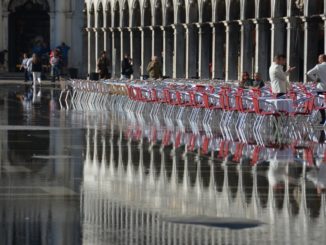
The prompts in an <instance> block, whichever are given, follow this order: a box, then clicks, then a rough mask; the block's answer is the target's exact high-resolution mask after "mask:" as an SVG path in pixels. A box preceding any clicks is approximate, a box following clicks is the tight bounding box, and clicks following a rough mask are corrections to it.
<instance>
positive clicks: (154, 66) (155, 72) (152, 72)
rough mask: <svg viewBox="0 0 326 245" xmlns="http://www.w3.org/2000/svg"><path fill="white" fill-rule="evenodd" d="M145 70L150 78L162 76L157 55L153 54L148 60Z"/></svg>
mask: <svg viewBox="0 0 326 245" xmlns="http://www.w3.org/2000/svg"><path fill="white" fill-rule="evenodd" d="M147 72H148V75H149V78H151V79H159V78H161V77H162V69H161V66H160V63H159V62H158V57H157V56H154V57H153V58H152V61H150V62H149V64H148V66H147Z"/></svg>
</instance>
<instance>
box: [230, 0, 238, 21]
mask: <svg viewBox="0 0 326 245" xmlns="http://www.w3.org/2000/svg"><path fill="white" fill-rule="evenodd" d="M239 19H240V0H231V2H230V7H229V20H239Z"/></svg>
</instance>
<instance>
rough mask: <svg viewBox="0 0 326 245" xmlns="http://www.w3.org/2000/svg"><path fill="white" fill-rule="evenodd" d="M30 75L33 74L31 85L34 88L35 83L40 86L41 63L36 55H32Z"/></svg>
mask: <svg viewBox="0 0 326 245" xmlns="http://www.w3.org/2000/svg"><path fill="white" fill-rule="evenodd" d="M32 73H33V85H34V86H36V82H38V84H39V85H41V82H42V81H41V74H42V62H41V59H40V58H39V57H38V55H37V54H33V57H32Z"/></svg>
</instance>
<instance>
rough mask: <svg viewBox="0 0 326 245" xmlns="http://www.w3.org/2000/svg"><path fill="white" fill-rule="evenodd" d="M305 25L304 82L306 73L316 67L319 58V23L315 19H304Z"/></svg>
mask: <svg viewBox="0 0 326 245" xmlns="http://www.w3.org/2000/svg"><path fill="white" fill-rule="evenodd" d="M302 21H303V24H304V49H303V50H304V51H303V53H304V54H303V55H304V56H303V57H304V62H303V73H304V78H303V80H304V82H306V81H307V76H306V73H307V72H308V71H309V70H310V69H311V68H312V67H314V66H315V64H316V62H317V56H318V23H317V21H316V20H314V19H309V18H302Z"/></svg>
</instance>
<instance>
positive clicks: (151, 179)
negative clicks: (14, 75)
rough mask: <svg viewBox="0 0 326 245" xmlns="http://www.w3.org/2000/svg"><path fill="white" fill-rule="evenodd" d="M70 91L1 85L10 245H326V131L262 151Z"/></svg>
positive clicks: (0, 137) (3, 190)
mask: <svg viewBox="0 0 326 245" xmlns="http://www.w3.org/2000/svg"><path fill="white" fill-rule="evenodd" d="M59 94H60V91H59V90H58V89H56V88H53V87H43V88H42V89H41V92H40V90H39V89H38V88H37V89H36V91H33V89H32V88H29V87H24V86H2V87H1V98H4V100H1V101H0V114H1V117H0V142H1V143H0V144H1V146H0V164H1V168H0V212H1V214H0V225H1V229H0V241H1V242H0V244H58V245H59V244H92V245H96V244H139V245H143V244H185V245H188V244H324V243H325V241H326V234H325V232H324V230H325V218H326V206H325V205H326V204H325V194H324V193H323V192H324V188H325V186H326V164H325V162H324V161H325V159H324V152H325V149H326V147H325V146H324V144H323V142H324V136H325V135H324V132H320V131H315V132H313V133H314V135H313V136H310V137H306V136H303V138H302V139H301V140H297V141H296V142H289V143H288V144H281V145H278V144H270V145H269V146H266V147H258V146H256V145H254V144H241V143H240V142H232V141H226V140H223V139H222V138H221V136H219V135H215V136H213V137H212V136H209V137H208V136H205V134H204V133H203V132H202V131H201V132H200V134H199V135H194V134H193V133H192V132H191V130H190V129H189V128H186V130H179V129H178V127H177V126H174V127H173V128H171V125H170V126H167V125H166V124H165V123H164V122H163V121H161V122H160V123H157V122H154V121H153V122H152V121H146V122H144V121H142V120H133V118H132V117H128V116H127V115H125V114H123V113H119V112H116V111H113V112H98V111H97V112H92V111H84V112H82V111H74V110H60V105H59V103H58V97H59ZM313 139H315V140H313ZM207 142H208V143H207ZM205 144H209V146H210V147H209V148H210V149H214V151H213V152H206V148H207V147H204V145H205ZM204 148H205V149H204ZM239 152H240V153H241V154H238V153H239Z"/></svg>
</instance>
